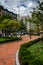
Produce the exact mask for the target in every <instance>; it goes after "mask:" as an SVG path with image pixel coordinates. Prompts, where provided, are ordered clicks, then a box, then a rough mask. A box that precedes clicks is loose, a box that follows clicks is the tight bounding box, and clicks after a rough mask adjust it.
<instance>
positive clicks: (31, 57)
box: [19, 39, 43, 65]
mask: <svg viewBox="0 0 43 65" xmlns="http://www.w3.org/2000/svg"><path fill="white" fill-rule="evenodd" d="M39 41H40V39H36V40H34V41H31V42H29V43H26V44H23V45H21V48H20V51H19V56H20V60H21V64H22V65H43V60H42V59H43V53H42V52H43V51H41V50H40V49H39V50H40V53H39V52H35V50H36V49H37V50H38V48H40V47H43V46H42V45H43V44H42V42H39ZM31 46H33V47H32V48H31ZM29 48H30V49H29ZM33 48H34V49H33ZM33 50H34V52H33ZM41 54H42V55H41ZM37 55H38V56H37ZM39 55H40V56H39ZM41 57H42V58H41Z"/></svg>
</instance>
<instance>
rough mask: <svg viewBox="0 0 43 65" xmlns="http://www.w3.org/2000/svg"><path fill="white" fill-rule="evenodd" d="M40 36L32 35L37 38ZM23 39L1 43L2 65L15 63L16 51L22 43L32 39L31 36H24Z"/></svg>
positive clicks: (13, 64)
mask: <svg viewBox="0 0 43 65" xmlns="http://www.w3.org/2000/svg"><path fill="white" fill-rule="evenodd" d="M36 38H38V36H32V39H31V40H33V39H36ZM22 39H23V40H21V41H16V42H9V43H5V44H0V65H15V57H16V52H17V50H18V49H19V48H20V45H21V44H23V43H26V42H28V41H30V39H29V36H22Z"/></svg>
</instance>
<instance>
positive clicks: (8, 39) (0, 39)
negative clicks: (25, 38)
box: [0, 36, 21, 44]
mask: <svg viewBox="0 0 43 65" xmlns="http://www.w3.org/2000/svg"><path fill="white" fill-rule="evenodd" d="M20 39H21V38H19V37H16V36H14V37H1V38H0V44H1V43H5V42H10V41H17V40H20Z"/></svg>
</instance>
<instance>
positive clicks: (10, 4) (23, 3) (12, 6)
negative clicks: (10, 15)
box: [0, 0, 43, 15]
mask: <svg viewBox="0 0 43 65" xmlns="http://www.w3.org/2000/svg"><path fill="white" fill-rule="evenodd" d="M37 1H38V0H0V5H3V6H4V7H5V8H7V9H8V10H9V11H12V12H14V13H17V14H20V15H29V12H30V11H32V8H33V7H36V6H37V5H38V4H37ZM42 1H43V0H42Z"/></svg>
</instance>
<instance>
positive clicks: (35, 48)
mask: <svg viewBox="0 0 43 65" xmlns="http://www.w3.org/2000/svg"><path fill="white" fill-rule="evenodd" d="M28 50H29V51H31V53H32V54H34V55H35V56H36V58H39V59H40V60H43V43H42V42H38V43H36V44H33V45H32V46H30V47H29V48H28Z"/></svg>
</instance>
